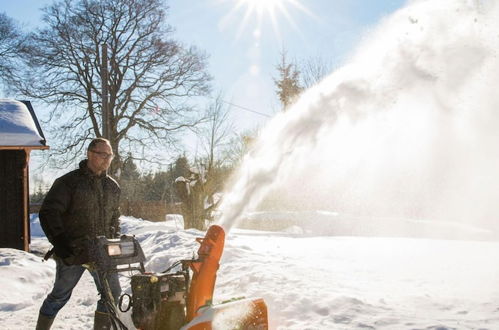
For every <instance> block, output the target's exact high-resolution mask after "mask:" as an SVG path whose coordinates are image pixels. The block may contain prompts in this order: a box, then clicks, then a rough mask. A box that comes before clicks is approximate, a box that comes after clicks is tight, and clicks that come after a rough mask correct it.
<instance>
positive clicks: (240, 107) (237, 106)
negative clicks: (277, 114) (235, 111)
mask: <svg viewBox="0 0 499 330" xmlns="http://www.w3.org/2000/svg"><path fill="white" fill-rule="evenodd" d="M222 102H224V103H227V104H229V105H231V106H233V107H236V108H239V109H242V110H244V111H249V112H252V113H254V114H257V115H260V116H264V117H267V118H271V117H272V116H270V115H267V114H266V113H262V112H258V111H255V110H251V109H248V108H245V107H242V106H240V105H237V104H234V103H232V102H227V101H224V100H222Z"/></svg>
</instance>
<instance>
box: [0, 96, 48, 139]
mask: <svg viewBox="0 0 499 330" xmlns="http://www.w3.org/2000/svg"><path fill="white" fill-rule="evenodd" d="M41 140H43V138H42V137H41V136H40V133H39V132H38V129H37V128H36V125H35V122H34V121H33V117H32V116H31V114H30V112H29V110H28V108H27V107H26V105H25V104H24V103H22V102H19V101H14V100H8V99H0V145H3V146H40V145H41V144H40V141H41Z"/></svg>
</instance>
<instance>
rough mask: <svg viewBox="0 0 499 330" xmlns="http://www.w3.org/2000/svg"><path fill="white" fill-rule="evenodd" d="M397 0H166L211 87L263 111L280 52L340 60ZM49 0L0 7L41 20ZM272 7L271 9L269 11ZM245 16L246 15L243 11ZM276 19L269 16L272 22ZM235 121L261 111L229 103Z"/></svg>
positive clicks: (273, 104)
mask: <svg viewBox="0 0 499 330" xmlns="http://www.w3.org/2000/svg"><path fill="white" fill-rule="evenodd" d="M405 2H406V1H404V0H391V1H369V0H355V1H347V0H336V1H330V0H308V1H303V0H302V1H300V0H273V1H263V0H204V1H166V3H167V5H168V6H169V12H168V13H169V15H168V19H167V21H168V23H169V24H171V25H172V26H173V27H174V28H175V29H176V33H175V36H176V38H177V39H178V40H180V41H181V42H183V43H184V44H186V45H194V46H196V47H198V48H199V49H200V50H202V51H205V52H206V53H207V54H208V55H209V71H210V73H211V75H212V76H213V77H214V81H213V90H214V92H215V93H218V92H221V93H223V94H224V99H225V100H226V101H227V102H230V103H233V104H236V105H239V106H241V107H243V108H247V109H250V110H253V111H256V112H260V113H263V114H265V115H268V116H272V115H273V114H275V113H276V112H277V111H278V110H279V108H280V105H279V102H278V99H277V97H276V96H275V86H274V83H273V80H272V77H274V76H276V74H277V73H276V71H275V66H276V64H277V63H278V61H279V57H280V53H281V51H282V50H283V49H285V50H286V52H287V54H288V56H289V58H290V59H292V60H296V61H301V60H306V59H308V58H317V57H320V58H322V59H324V60H327V61H330V62H331V63H332V66H333V67H337V66H339V65H340V64H341V63H342V62H343V61H344V60H345V59H346V58H348V55H349V54H350V53H351V52H352V51H353V49H354V48H355V45H356V44H357V43H358V42H359V40H360V39H361V38H362V35H363V34H364V33H365V32H366V31H368V30H369V29H370V28H371V27H372V26H374V25H375V24H376V23H377V22H378V21H379V20H380V19H382V18H383V17H384V16H386V15H388V14H390V13H392V12H393V11H395V10H396V9H398V8H400V7H401V6H403V4H404V3H405ZM50 3H52V1H49V0H18V1H10V0H0V4H1V6H0V10H1V11H4V12H5V13H6V14H7V15H9V16H10V17H12V18H14V19H16V20H17V21H18V22H20V23H21V24H23V25H25V26H27V27H32V26H37V25H38V24H40V22H41V21H40V19H41V15H42V12H41V11H40V8H41V7H43V6H44V5H46V4H50ZM265 3H268V4H270V5H262V4H265ZM272 12H273V13H272ZM245 17H246V19H245ZM273 21H275V23H273ZM231 111H232V113H233V120H234V121H236V129H238V130H245V129H250V128H253V127H254V126H255V125H261V124H263V123H264V122H265V121H267V120H268V117H266V116H262V115H258V114H255V113H252V112H249V111H246V110H244V109H241V108H236V107H233V109H232V110H231Z"/></svg>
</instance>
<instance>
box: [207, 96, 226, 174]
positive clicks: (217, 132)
mask: <svg viewBox="0 0 499 330" xmlns="http://www.w3.org/2000/svg"><path fill="white" fill-rule="evenodd" d="M229 111H230V107H229V106H228V105H227V104H226V103H225V102H224V101H223V95H222V94H221V93H219V94H218V95H217V96H216V97H215V99H214V100H213V102H212V103H211V104H210V105H209V106H208V109H207V111H206V114H205V118H206V121H205V122H204V124H203V125H202V127H201V129H200V134H199V136H200V138H201V143H202V146H203V148H204V152H205V156H204V157H203V158H204V159H205V160H206V169H207V171H208V172H210V171H211V169H212V168H213V167H215V166H218V165H220V163H222V162H223V161H224V160H223V157H222V149H223V148H224V147H225V146H226V145H227V144H228V142H229V138H230V135H231V133H232V132H233V130H234V127H233V123H232V122H231V121H230V120H229Z"/></svg>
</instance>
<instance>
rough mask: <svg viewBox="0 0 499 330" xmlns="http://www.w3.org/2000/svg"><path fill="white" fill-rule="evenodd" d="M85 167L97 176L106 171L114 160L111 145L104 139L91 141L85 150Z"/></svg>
mask: <svg viewBox="0 0 499 330" xmlns="http://www.w3.org/2000/svg"><path fill="white" fill-rule="evenodd" d="M87 158H88V162H87V166H88V168H89V169H90V170H91V171H92V172H94V173H95V174H97V175H100V174H102V173H103V172H105V171H107V169H108V168H109V166H110V165H111V161H112V160H113V158H114V154H113V149H112V148H111V143H109V141H108V140H106V139H104V138H96V139H93V140H92V142H90V144H89V145H88V149H87Z"/></svg>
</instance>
